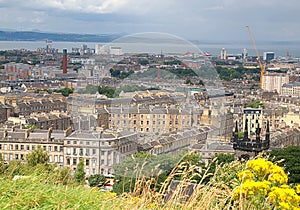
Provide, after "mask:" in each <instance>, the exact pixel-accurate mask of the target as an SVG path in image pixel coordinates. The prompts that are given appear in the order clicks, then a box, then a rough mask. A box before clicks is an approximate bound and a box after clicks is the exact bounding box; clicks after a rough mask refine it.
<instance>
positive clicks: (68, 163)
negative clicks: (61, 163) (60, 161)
mask: <svg viewBox="0 0 300 210" xmlns="http://www.w3.org/2000/svg"><path fill="white" fill-rule="evenodd" d="M70 162H71V161H70V159H69V158H68V159H67V165H68V166H69V165H70V164H71V163H70Z"/></svg>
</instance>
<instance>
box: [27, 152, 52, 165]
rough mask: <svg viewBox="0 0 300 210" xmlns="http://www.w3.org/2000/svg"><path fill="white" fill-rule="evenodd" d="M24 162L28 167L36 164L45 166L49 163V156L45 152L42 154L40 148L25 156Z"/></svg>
mask: <svg viewBox="0 0 300 210" xmlns="http://www.w3.org/2000/svg"><path fill="white" fill-rule="evenodd" d="M26 161H27V163H28V165H29V166H31V167H33V166H36V165H38V164H44V165H45V164H47V163H48V161H49V155H48V153H47V152H44V151H43V149H42V148H38V149H36V150H34V151H32V152H30V153H29V154H28V155H27V156H26Z"/></svg>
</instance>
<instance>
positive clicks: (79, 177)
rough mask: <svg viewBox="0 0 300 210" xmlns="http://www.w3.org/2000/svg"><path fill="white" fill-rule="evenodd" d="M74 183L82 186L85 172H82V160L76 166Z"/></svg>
mask: <svg viewBox="0 0 300 210" xmlns="http://www.w3.org/2000/svg"><path fill="white" fill-rule="evenodd" d="M73 178H74V181H75V182H77V183H78V184H83V183H84V180H85V172H84V159H81V160H80V161H79V163H78V165H77V169H76V171H75V173H74V177H73Z"/></svg>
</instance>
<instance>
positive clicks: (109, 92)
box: [98, 86, 116, 98]
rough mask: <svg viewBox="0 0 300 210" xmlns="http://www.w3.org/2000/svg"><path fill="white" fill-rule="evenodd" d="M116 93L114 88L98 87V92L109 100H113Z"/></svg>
mask: <svg viewBox="0 0 300 210" xmlns="http://www.w3.org/2000/svg"><path fill="white" fill-rule="evenodd" d="M115 91H116V88H113V87H108V86H105V87H101V86H99V87H98V92H99V93H100V94H102V95H106V96H107V97H108V98H113V97H114V94H115Z"/></svg>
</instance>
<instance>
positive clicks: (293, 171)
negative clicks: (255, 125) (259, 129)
mask: <svg viewBox="0 0 300 210" xmlns="http://www.w3.org/2000/svg"><path fill="white" fill-rule="evenodd" d="M299 155H300V147H296V146H288V147H286V148H283V149H279V150H273V151H271V152H270V157H269V159H270V160H271V161H279V162H278V165H279V166H281V167H283V168H284V169H285V172H286V173H287V174H288V177H289V183H300V161H299ZM281 160H283V161H281Z"/></svg>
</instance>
